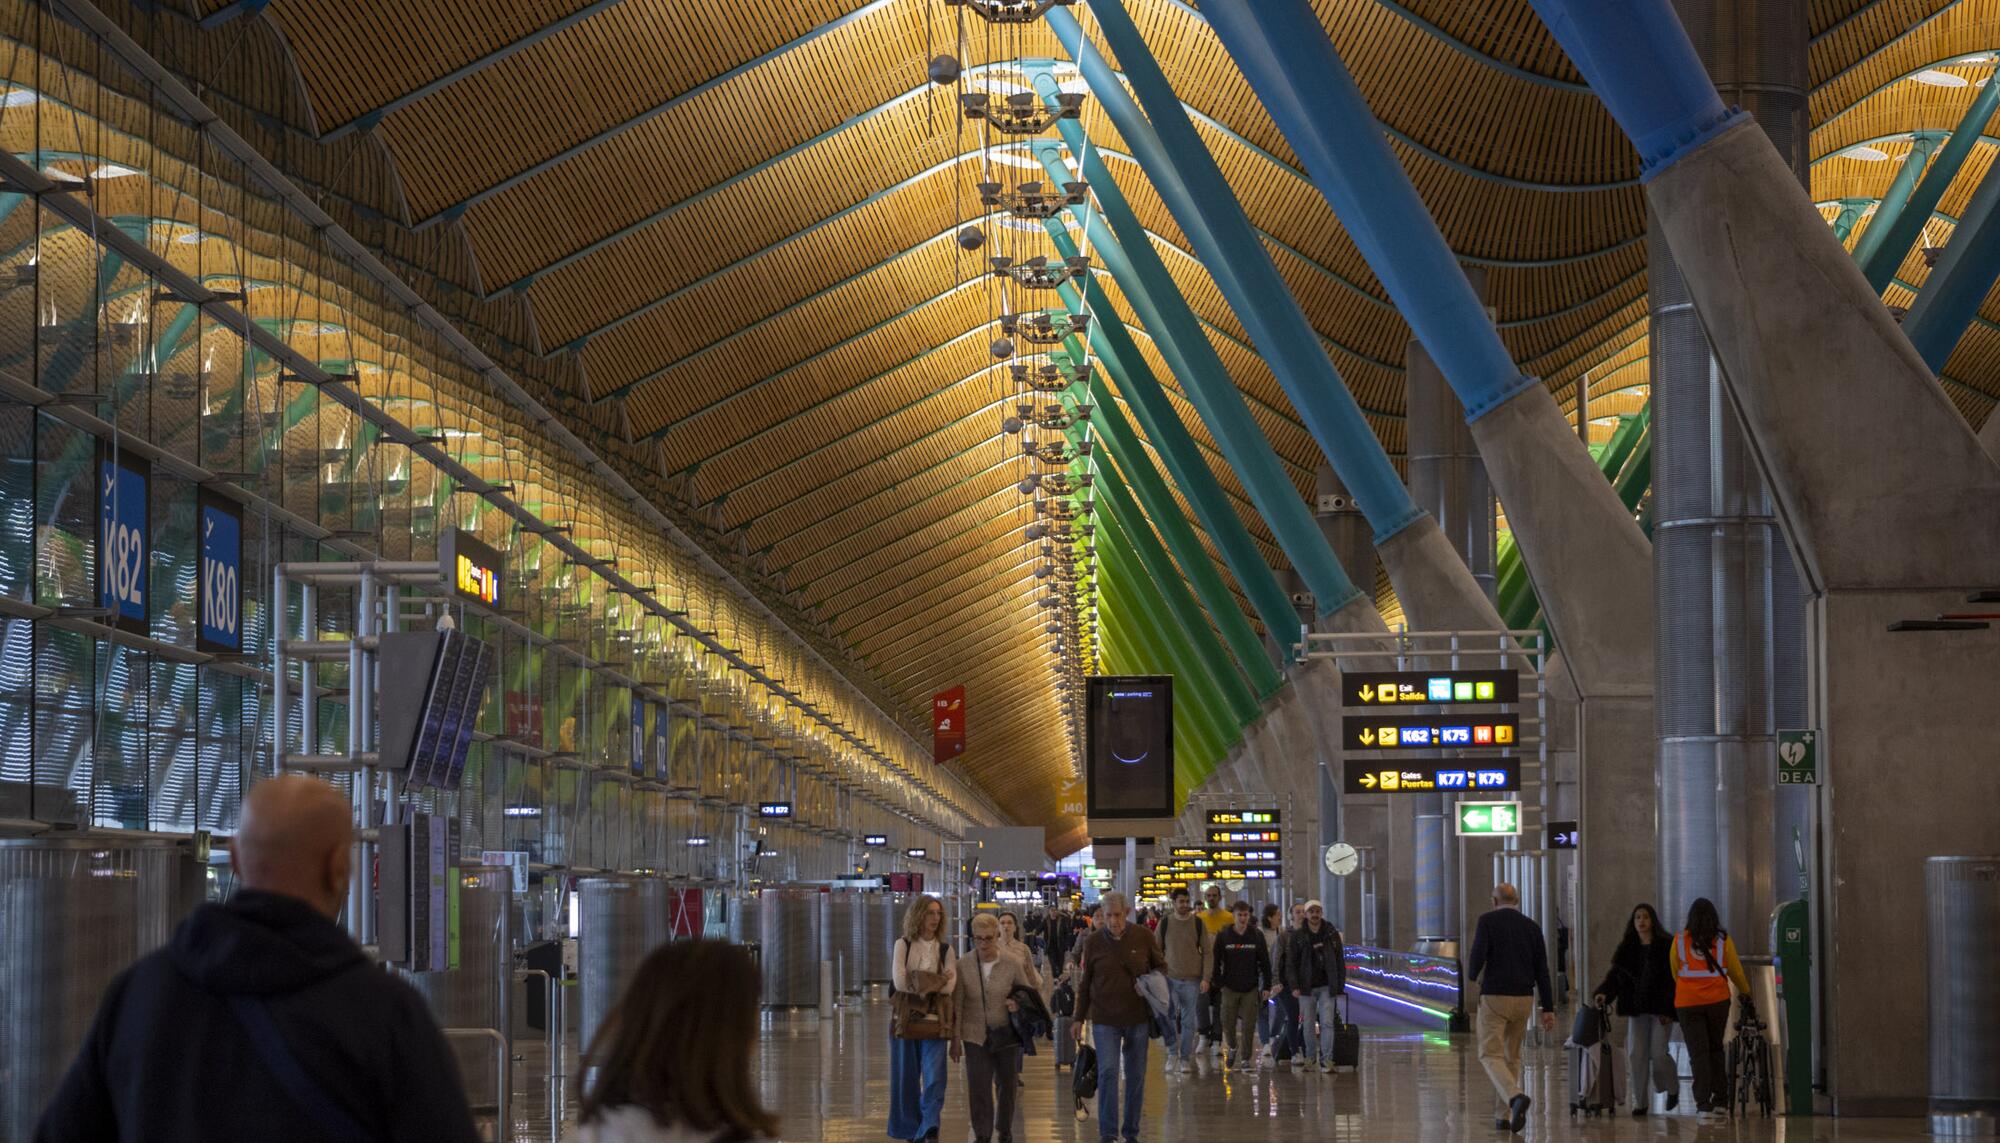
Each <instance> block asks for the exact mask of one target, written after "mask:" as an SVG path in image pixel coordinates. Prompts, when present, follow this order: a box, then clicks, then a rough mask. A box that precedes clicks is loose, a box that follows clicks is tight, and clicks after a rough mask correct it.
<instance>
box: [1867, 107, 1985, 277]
mask: <svg viewBox="0 0 2000 1143" xmlns="http://www.w3.org/2000/svg"><path fill="white" fill-rule="evenodd" d="M1995 79H2000V73H1996V74H1995V76H1994V77H1993V78H1992V79H1988V80H1987V81H1986V86H1985V87H1982V88H1980V89H1979V93H1978V94H1976V95H1974V96H1973V97H1972V103H1971V105H1970V106H1968V107H1967V108H1966V109H1965V115H1964V116H1963V117H1962V118H1960V119H1959V121H1958V126H1957V127H1956V128H1954V129H1953V131H1952V133H1951V139H1950V141H1948V142H1946V143H1945V145H1944V146H1943V147H1942V148H1941V149H1939V151H1938V154H1937V160H1936V161H1935V162H1933V163H1932V164H1931V165H1930V169H1929V170H1928V171H1926V172H1924V181H1923V182H1921V183H1918V184H1917V189H1916V190H1915V191H1913V192H1912V193H1911V194H1910V196H1909V199H1908V201H1907V202H1905V203H1903V204H1902V205H1901V207H1900V208H1899V209H1898V210H1897V211H1896V213H1895V215H1894V217H1893V219H1885V218H1884V217H1883V216H1882V215H1883V210H1882V208H1877V209H1876V211H1875V220H1874V221H1873V222H1871V223H1869V224H1868V229H1867V230H1864V231H1862V232H1861V241H1860V242H1858V243H1856V244H1855V248H1854V260H1855V261H1856V262H1858V263H1860V264H1861V274H1862V276H1863V277H1865V278H1867V279H1868V285H1869V286H1870V288H1872V289H1873V290H1874V291H1875V292H1876V293H1878V294H1879V293H1881V292H1882V291H1883V290H1884V289H1886V288H1887V287H1888V285H1889V280H1890V279H1892V278H1894V277H1895V276H1896V269H1897V268H1898V267H1900V266H1901V265H1902V264H1903V258H1904V257H1905V256H1906V255H1908V254H1909V252H1910V244H1911V243H1913V242H1915V241H1916V240H1917V235H1918V234H1920V233H1922V231H1923V229H1924V224H1925V223H1926V222H1929V221H1930V220H1931V212H1932V211H1934V210H1936V209H1937V208H1938V203H1940V202H1943V201H1944V192H1945V191H1947V190H1949V189H1950V188H1951V184H1952V180H1954V179H1956V178H1958V172H1959V169H1960V168H1962V167H1964V166H1965V159H1966V156H1968V155H1970V154H1972V148H1973V147H1974V146H1975V145H1976V144H1978V142H1979V139H1980V137H1981V136H1983V135H1984V134H1985V133H1986V123H1987V121H1988V120H1990V119H1992V118H1993V111H1994V108H1995V107H1996V106H2000V84H1996V83H1995V82H1994V80H1995ZM1929 134H1930V133H1929V132H1922V133H1920V134H1919V136H1918V139H1919V143H1918V145H1919V146H1921V145H1922V140H1924V139H1925V138H1926V137H1927V136H1928V135H1929ZM1932 145H1933V146H1935V144H1934V143H1933V144H1932ZM1910 153H1911V154H1912V155H1915V154H1916V153H1917V151H1916V149H1915V148H1912V150H1911V152H1910ZM1903 165H1904V166H1905V167H1907V166H1909V163H1908V162H1905V163H1904V164H1903ZM1902 177H1903V172H1902V171H1897V172H1896V180H1897V181H1901V179H1902ZM1892 189H1893V188H1892ZM1884 201H1885V205H1886V199H1885V200H1884ZM1878 229H1879V230H1880V232H1881V233H1880V237H1876V232H1877V230H1878ZM1871 238H1874V239H1875V240H1874V241H1872V242H1871V241H1870V239H1871Z"/></svg>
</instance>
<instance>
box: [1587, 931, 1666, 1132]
mask: <svg viewBox="0 0 2000 1143" xmlns="http://www.w3.org/2000/svg"><path fill="white" fill-rule="evenodd" d="M1672 944H1673V939H1672V938H1670V937H1668V936H1667V930H1666V926H1664V925H1662V924H1660V915H1659V914H1658V913H1656V912H1654V911H1653V907H1652V906H1651V905H1647V904H1644V903H1641V904H1640V905H1638V906H1636V907H1635V908H1634V909H1633V910H1632V916H1631V917H1630V918H1629V919H1628V920H1626V922H1625V938H1624V939H1623V940H1621V941H1619V942H1618V951H1616V952H1614V953H1612V954H1611V971H1609V972H1607V973H1605V974H1604V981H1603V983H1601V984H1599V985H1598V986H1597V993H1596V997H1595V999H1596V1001H1597V1005H1598V1007H1600V1008H1602V1007H1604V1006H1605V1005H1606V1004H1613V1005H1616V1007H1617V1009H1618V1014H1619V1015H1621V1016H1623V1017H1625V1059H1626V1062H1627V1064H1628V1065H1629V1066H1628V1068H1627V1071H1626V1074H1627V1075H1629V1076H1631V1078H1632V1114H1633V1115H1644V1114H1646V1113H1647V1111H1649V1110H1650V1109H1651V1107H1652V1097H1651V1094H1650V1093H1651V1091H1652V1090H1654V1089H1658V1090H1659V1091H1660V1092H1662V1093H1663V1094H1665V1095H1666V1097H1667V1110H1668V1111H1672V1110H1673V1109H1674V1108H1675V1107H1676V1106H1678V1105H1679V1104H1680V1101H1681V1085H1680V1077H1679V1076H1677V1075H1676V1074H1675V1072H1674V1060H1673V1057H1672V1056H1670V1055H1668V1054H1667V1040H1668V1039H1669V1038H1670V1037H1672V1036H1673V1033H1674V971H1673V960H1672V956H1671V955H1670V953H1669V951H1668V950H1669V947H1670V946H1671V945H1672ZM1649 1079H1650V1083H1649Z"/></svg>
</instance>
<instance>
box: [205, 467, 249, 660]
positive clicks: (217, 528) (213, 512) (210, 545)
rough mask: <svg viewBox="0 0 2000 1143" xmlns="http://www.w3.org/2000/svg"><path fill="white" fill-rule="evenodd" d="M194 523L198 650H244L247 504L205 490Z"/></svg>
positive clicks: (222, 652)
mask: <svg viewBox="0 0 2000 1143" xmlns="http://www.w3.org/2000/svg"><path fill="white" fill-rule="evenodd" d="M199 504H200V511H199V513H198V515H197V519H196V522H195V527H196V529H197V535H198V538H199V540H200V543H201V569H200V575H199V576H197V577H196V580H195V595H196V603H197V604H198V605H199V607H198V611H199V614H200V620H201V621H200V623H199V624H198V625H197V627H196V629H195V646H196V648H197V649H199V650H203V651H209V652H213V653H219V654H226V655H234V654H238V653H240V652H241V651H242V650H243V508H242V506H241V505H239V504H237V503H236V502H235V501H233V500H230V499H227V498H226V497H221V496H214V495H211V494H208V493H204V494H203V495H202V497H201V499H200V501H199Z"/></svg>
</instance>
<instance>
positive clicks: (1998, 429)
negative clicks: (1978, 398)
mask: <svg viewBox="0 0 2000 1143" xmlns="http://www.w3.org/2000/svg"><path fill="white" fill-rule="evenodd" d="M1979 443H1980V445H1981V447H1983V448H1985V449H1986V455H1987V456H1990V457H1992V458H1993V459H1994V460H1995V461H2000V408H1995V409H1994V410H1993V411H1992V412H1990V413H1987V414H1986V423H1985V424H1984V425H1981V426H1980V428H1979Z"/></svg>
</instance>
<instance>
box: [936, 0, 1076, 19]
mask: <svg viewBox="0 0 2000 1143" xmlns="http://www.w3.org/2000/svg"><path fill="white" fill-rule="evenodd" d="M1075 3H1076V0H944V6H945V7H947V8H970V9H972V11H973V14H974V15H976V16H978V17H979V18H980V19H982V20H984V21H986V22H987V23H989V24H1032V23H1034V22H1035V21H1036V20H1039V19H1041V18H1042V17H1043V16H1044V15H1046V14H1047V13H1048V10H1049V9H1051V8H1055V7H1058V6H1060V7H1064V8H1067V7H1069V6H1070V5H1072V4H1075Z"/></svg>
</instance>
